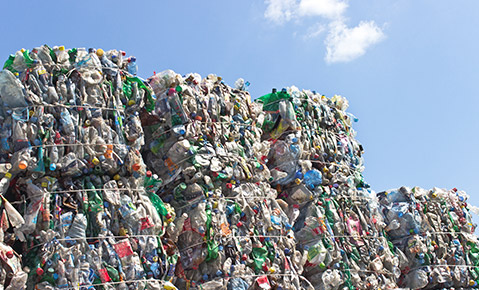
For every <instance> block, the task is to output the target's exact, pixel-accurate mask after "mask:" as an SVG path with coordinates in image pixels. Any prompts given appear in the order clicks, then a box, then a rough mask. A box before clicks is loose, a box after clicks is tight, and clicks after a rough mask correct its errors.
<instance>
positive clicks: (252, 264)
mask: <svg viewBox="0 0 479 290" xmlns="http://www.w3.org/2000/svg"><path fill="white" fill-rule="evenodd" d="M148 83H149V85H150V86H151V88H152V89H153V91H154V93H155V96H156V103H155V109H154V110H152V111H150V112H149V111H148V110H146V109H144V110H143V111H142V113H141V119H142V124H143V127H144V131H145V147H144V151H143V156H144V159H145V160H146V162H147V166H148V168H150V169H151V170H152V171H153V172H154V173H156V174H157V175H158V176H159V178H161V179H162V181H163V183H162V186H161V188H160V190H159V191H158V194H159V196H160V197H161V198H162V199H163V200H164V201H165V202H168V203H170V204H171V205H172V206H173V207H174V208H175V212H176V213H177V219H176V220H175V222H174V223H172V224H170V227H169V228H168V229H167V234H166V235H165V236H164V238H165V240H167V242H166V243H168V244H170V245H175V246H176V248H174V250H175V251H172V252H171V254H172V255H178V256H179V257H180V258H179V259H178V263H177V266H176V276H177V277H178V279H177V280H176V281H175V285H177V286H178V288H181V289H184V288H188V287H191V288H190V289H197V288H198V289H199V288H200V287H201V289H220V288H221V287H226V288H228V289H230V288H232V289H241V287H243V288H244V287H246V288H245V289H247V288H249V287H250V286H252V285H256V286H255V287H262V289H267V288H265V287H277V288H278V289H280V288H282V289H291V288H298V289H300V288H301V287H302V286H301V285H302V284H304V283H307V282H304V281H303V280H304V279H301V278H300V274H298V272H297V270H298V269H296V264H297V263H296V262H297V260H298V261H299V260H301V254H300V253H299V252H298V251H296V248H295V244H296V241H295V238H294V234H293V232H292V227H291V220H292V219H294V217H293V216H292V215H291V213H289V214H287V213H286V212H285V211H287V210H288V206H287V205H286V207H284V205H285V203H284V201H283V200H277V198H278V196H277V191H276V190H275V189H274V188H272V187H271V186H270V184H269V180H270V179H271V174H270V171H269V169H268V167H267V166H266V159H265V158H266V156H267V155H268V152H269V147H270V143H271V142H270V141H267V140H262V136H263V131H262V129H261V127H262V124H261V122H262V121H263V120H264V119H262V117H263V116H264V113H263V111H262V106H261V105H260V104H258V103H255V102H252V101H251V97H250V95H249V93H248V92H247V91H246V90H245V86H244V81H243V82H241V81H239V82H238V86H237V87H236V88H231V87H229V86H228V85H226V84H225V83H224V82H223V81H222V79H221V78H220V77H218V76H216V75H208V76H207V77H206V78H203V79H202V78H201V77H200V76H199V75H198V74H188V75H185V76H181V75H179V74H176V73H175V72H173V71H171V70H167V71H164V72H161V73H158V74H155V75H154V76H152V77H150V78H149V79H148ZM178 217H179V218H178ZM170 229H171V230H170ZM172 248H173V246H172ZM221 289H223V288H221Z"/></svg>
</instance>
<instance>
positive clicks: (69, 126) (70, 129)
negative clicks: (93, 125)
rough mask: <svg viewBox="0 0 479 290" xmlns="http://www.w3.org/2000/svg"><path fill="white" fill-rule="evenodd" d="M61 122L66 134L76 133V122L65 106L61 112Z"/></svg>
mask: <svg viewBox="0 0 479 290" xmlns="http://www.w3.org/2000/svg"><path fill="white" fill-rule="evenodd" d="M60 123H61V124H62V126H63V131H64V133H65V134H66V135H74V134H75V124H73V120H72V117H71V115H70V112H69V111H68V110H67V109H65V108H62V111H61V113H60Z"/></svg>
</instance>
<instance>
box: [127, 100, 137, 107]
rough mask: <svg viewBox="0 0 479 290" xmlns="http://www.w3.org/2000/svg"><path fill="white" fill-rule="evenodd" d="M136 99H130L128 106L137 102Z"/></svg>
mask: <svg viewBox="0 0 479 290" xmlns="http://www.w3.org/2000/svg"><path fill="white" fill-rule="evenodd" d="M135 103H136V102H135V100H129V101H128V106H133V105H134V104H135Z"/></svg>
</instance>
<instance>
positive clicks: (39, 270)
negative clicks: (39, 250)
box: [36, 267, 44, 276]
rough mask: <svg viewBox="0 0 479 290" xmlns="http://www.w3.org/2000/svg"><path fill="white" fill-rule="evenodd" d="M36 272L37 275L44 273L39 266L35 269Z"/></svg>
mask: <svg viewBox="0 0 479 290" xmlns="http://www.w3.org/2000/svg"><path fill="white" fill-rule="evenodd" d="M36 272H37V275H38V276H41V275H43V273H44V272H43V269H42V268H40V267H38V268H37V271H36Z"/></svg>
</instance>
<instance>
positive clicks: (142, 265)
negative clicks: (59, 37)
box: [0, 45, 174, 289]
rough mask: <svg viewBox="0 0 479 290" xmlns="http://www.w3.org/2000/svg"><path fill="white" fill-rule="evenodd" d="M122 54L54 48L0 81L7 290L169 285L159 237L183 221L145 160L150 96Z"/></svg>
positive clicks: (2, 249)
mask: <svg viewBox="0 0 479 290" xmlns="http://www.w3.org/2000/svg"><path fill="white" fill-rule="evenodd" d="M122 56H123V54H122V53H121V52H120V51H117V50H110V51H107V52H104V51H103V50H101V49H89V50H86V49H81V48H79V49H76V48H74V49H71V50H68V51H67V50H66V49H65V48H64V47H54V48H53V49H52V48H50V47H48V46H46V45H45V46H42V47H38V48H34V49H33V50H32V51H28V50H21V51H18V52H17V53H16V54H15V55H14V56H12V57H10V58H9V60H8V61H7V63H6V64H5V70H3V71H2V72H1V73H0V102H1V103H2V106H0V128H1V129H0V135H1V148H0V159H1V163H2V165H3V164H5V165H8V166H6V167H8V170H4V172H2V177H3V178H2V180H1V182H0V186H1V192H0V193H1V194H2V200H3V202H2V209H3V210H2V219H1V225H2V230H1V231H0V232H1V233H2V239H1V241H0V242H1V243H0V253H1V254H0V258H2V260H3V259H4V258H5V260H6V261H5V263H2V268H3V270H2V273H1V274H2V275H0V277H2V282H3V283H2V285H3V287H4V288H5V289H24V287H25V285H26V288H27V289H61V288H68V289H70V288H72V287H74V288H75V289H76V288H78V287H80V288H81V289H83V288H85V289H86V288H91V287H95V288H96V289H99V288H98V287H100V286H99V285H103V286H102V287H104V288H103V289H112V288H115V289H132V288H135V289H159V287H160V285H161V284H164V283H163V282H162V279H163V278H164V277H166V276H167V275H168V273H167V271H168V269H169V266H170V264H171V261H167V260H166V255H165V252H164V247H163V245H162V241H161V236H162V235H163V234H164V232H165V227H166V225H167V224H168V223H169V222H171V220H170V221H168V219H167V216H168V215H170V216H171V215H172V214H174V212H173V209H172V208H169V207H168V205H165V204H164V203H163V202H162V201H161V199H159V198H158V197H157V196H156V195H155V192H156V189H157V187H158V185H159V182H160V181H159V180H156V179H155V178H154V177H153V176H152V175H151V174H150V173H148V174H147V170H146V167H145V164H144V162H143V159H142V156H141V154H140V149H141V146H142V145H143V144H144V134H143V129H142V127H141V121H140V119H139V115H138V111H139V108H140V107H148V105H149V104H150V103H149V102H150V101H151V94H152V92H151V90H150V89H149V88H148V87H147V86H146V85H145V84H144V82H143V80H141V79H140V78H138V77H136V76H134V75H132V74H130V73H129V72H128V71H127V69H130V68H131V66H132V64H131V63H132V61H131V59H130V61H126V59H122ZM151 104H152V103H151ZM168 210H169V211H168ZM13 249H15V250H16V252H18V253H19V254H21V255H22V256H23V257H22V260H20V256H19V255H18V254H16V253H15V251H14V250H13ZM3 253H6V254H5V256H4V255H3ZM105 287H106V288H105ZM2 289H3V288H2ZM72 289H73V288H72Z"/></svg>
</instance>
